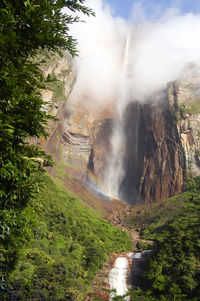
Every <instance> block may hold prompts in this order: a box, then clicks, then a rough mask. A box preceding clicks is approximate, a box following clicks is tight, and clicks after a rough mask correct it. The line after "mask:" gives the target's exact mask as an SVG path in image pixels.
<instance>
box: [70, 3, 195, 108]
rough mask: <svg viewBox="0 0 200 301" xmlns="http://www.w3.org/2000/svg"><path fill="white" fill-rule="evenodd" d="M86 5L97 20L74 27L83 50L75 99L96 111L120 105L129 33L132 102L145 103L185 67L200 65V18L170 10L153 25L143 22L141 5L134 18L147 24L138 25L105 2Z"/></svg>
mask: <svg viewBox="0 0 200 301" xmlns="http://www.w3.org/2000/svg"><path fill="white" fill-rule="evenodd" d="M88 6H90V7H92V8H93V9H94V10H95V12H96V17H95V18H93V17H89V18H87V17H86V18H85V20H86V23H79V24H75V25H73V26H72V34H73V35H74V36H75V37H76V38H77V40H78V49H79V51H80V55H79V57H78V58H77V59H76V60H75V65H76V69H77V81H76V85H75V87H74V90H73V93H72V95H71V100H72V101H74V102H75V101H77V100H79V101H80V99H82V100H83V102H85V103H86V105H87V106H88V105H91V107H93V108H95V107H97V106H102V105H103V106H104V105H107V104H109V103H110V102H111V103H113V102H115V101H116V99H117V98H118V97H119V93H120V91H119V87H120V88H121V85H120V82H121V80H122V78H121V74H122V72H123V61H124V53H125V45H126V39H127V35H128V33H129V34H130V35H131V42H130V50H129V65H128V72H127V85H124V88H126V89H127V87H129V90H130V91H129V94H130V98H132V99H137V100H141V101H143V100H145V99H146V98H148V96H150V95H151V94H152V93H155V92H157V91H158V90H160V89H163V88H165V87H166V84H167V82H169V81H171V80H175V79H177V78H178V77H179V76H180V74H181V71H182V69H183V68H184V66H185V64H186V63H190V62H193V63H195V64H199V63H200V16H199V15H194V14H186V15H180V14H179V13H178V11H177V10H173V9H172V8H171V9H170V10H169V11H168V12H167V13H165V15H163V17H162V18H160V21H159V22H154V23H153V22H149V21H147V20H146V19H145V14H144V13H143V12H142V7H141V5H136V4H135V5H134V7H133V17H134V18H136V16H140V20H141V21H142V22H143V23H142V24H139V25H134V24H132V23H131V21H130V20H129V21H126V20H124V19H122V18H116V17H113V15H112V10H111V8H110V7H109V6H108V5H105V3H104V2H103V1H102V0H93V1H88ZM175 14H177V15H175ZM137 21H138V18H137ZM129 100H130V99H128V98H127V99H126V101H129Z"/></svg>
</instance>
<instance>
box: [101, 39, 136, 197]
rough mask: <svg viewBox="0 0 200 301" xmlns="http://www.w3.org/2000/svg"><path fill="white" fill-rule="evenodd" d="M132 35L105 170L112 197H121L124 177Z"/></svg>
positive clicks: (126, 50)
mask: <svg viewBox="0 0 200 301" xmlns="http://www.w3.org/2000/svg"><path fill="white" fill-rule="evenodd" d="M129 44H130V35H128V36H127V40H126V47H125V52H124V60H123V67H122V77H121V86H120V91H119V97H118V99H117V104H116V107H117V116H116V118H115V120H114V124H113V133H112V138H111V152H110V154H109V161H108V167H107V169H106V171H105V177H104V183H105V185H106V187H107V192H108V195H109V196H110V197H112V198H118V199H119V198H120V193H119V187H120V184H121V182H122V180H123V177H124V166H123V163H124V152H125V136H124V131H123V113H124V110H125V107H126V103H127V96H128V93H127V91H128V85H127V75H128V60H129Z"/></svg>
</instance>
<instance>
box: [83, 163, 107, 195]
mask: <svg viewBox="0 0 200 301" xmlns="http://www.w3.org/2000/svg"><path fill="white" fill-rule="evenodd" d="M86 181H87V183H88V184H89V185H90V186H91V187H92V188H93V189H94V190H95V191H96V192H98V193H100V194H102V195H104V196H106V197H107V198H110V196H109V194H108V191H107V188H106V186H105V184H104V183H103V181H102V180H101V179H99V178H98V177H97V176H96V175H95V174H94V173H93V172H92V171H91V170H89V169H87V171H86Z"/></svg>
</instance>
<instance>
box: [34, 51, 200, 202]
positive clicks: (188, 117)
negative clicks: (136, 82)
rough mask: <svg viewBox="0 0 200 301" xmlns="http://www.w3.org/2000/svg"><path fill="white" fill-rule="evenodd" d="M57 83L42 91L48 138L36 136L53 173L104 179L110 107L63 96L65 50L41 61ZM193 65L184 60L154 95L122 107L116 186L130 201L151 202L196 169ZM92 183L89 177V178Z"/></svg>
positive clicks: (199, 140) (66, 90)
mask: <svg viewBox="0 0 200 301" xmlns="http://www.w3.org/2000/svg"><path fill="white" fill-rule="evenodd" d="M44 73H45V75H48V74H50V75H52V74H53V75H55V76H56V77H57V78H58V80H59V81H58V83H57V85H55V86H51V85H50V86H47V90H46V91H45V92H44V94H43V96H44V98H45V99H46V100H48V101H49V102H50V107H49V108H48V110H50V112H51V113H53V114H54V115H55V116H56V117H57V118H58V119H59V121H58V122H50V123H49V133H50V135H49V138H48V139H47V141H43V140H42V141H39V142H38V141H37V143H39V144H41V145H42V147H43V148H44V149H45V150H46V151H47V152H48V153H50V154H51V155H52V157H53V159H54V161H55V162H56V166H55V167H54V168H53V169H52V170H51V172H52V173H53V174H54V175H57V176H63V173H66V172H67V176H68V177H69V178H70V179H71V178H73V179H76V180H78V181H80V182H81V183H86V182H87V183H88V182H90V181H91V176H90V175H92V177H94V176H95V177H96V179H100V180H101V181H102V182H103V180H104V171H105V168H106V166H107V165H108V164H109V161H110V159H109V158H110V154H111V145H110V141H111V135H112V127H113V120H114V117H115V109H113V108H112V106H111V105H109V106H108V107H102V108H98V109H95V110H94V109H91V108H88V107H87V105H85V104H84V103H83V102H82V101H81V100H78V101H77V102H76V104H71V103H70V101H67V103H66V100H67V98H68V96H69V95H70V92H71V90H72V87H73V83H74V81H75V73H74V71H73V68H72V64H71V62H70V58H69V56H67V55H65V56H64V57H63V58H62V59H58V58H57V59H56V60H54V64H53V66H48V65H47V66H44ZM199 78H200V76H199V72H198V69H197V68H196V67H195V66H193V65H189V66H187V68H186V69H185V72H184V77H182V78H181V79H180V80H177V81H175V82H171V83H169V84H168V86H167V88H166V90H165V91H164V92H162V94H161V95H160V96H159V100H157V98H158V97H157V96H155V98H154V97H152V99H151V100H148V101H147V102H146V103H138V102H136V101H135V102H134V101H133V102H131V103H130V104H129V105H128V106H127V108H126V110H125V113H124V133H125V137H126V138H125V156H124V161H123V163H124V178H123V180H122V183H121V186H120V190H121V196H122V199H123V200H126V201H127V202H129V203H131V204H136V203H151V202H155V201H159V200H162V199H165V198H168V197H170V196H172V195H174V194H176V193H179V192H181V191H182V188H183V183H184V180H185V179H186V174H188V173H189V174H190V175H191V176H197V175H200V151H199V150H200V130H199V129H200V93H199V91H200V89H198V86H199V80H198V79H199ZM119 159H120V158H119ZM91 184H92V185H93V184H94V183H93V182H92V183H91Z"/></svg>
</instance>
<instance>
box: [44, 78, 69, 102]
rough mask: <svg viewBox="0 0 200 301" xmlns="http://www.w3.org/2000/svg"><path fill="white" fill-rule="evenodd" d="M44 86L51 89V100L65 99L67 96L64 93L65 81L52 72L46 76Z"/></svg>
mask: <svg viewBox="0 0 200 301" xmlns="http://www.w3.org/2000/svg"><path fill="white" fill-rule="evenodd" d="M45 87H46V88H47V89H49V90H51V91H53V93H54V94H53V100H54V101H58V100H63V101H66V100H67V97H66V95H65V83H64V81H61V80H60V79H57V78H56V76H55V75H54V74H51V76H50V75H49V76H47V80H46V82H45Z"/></svg>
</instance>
